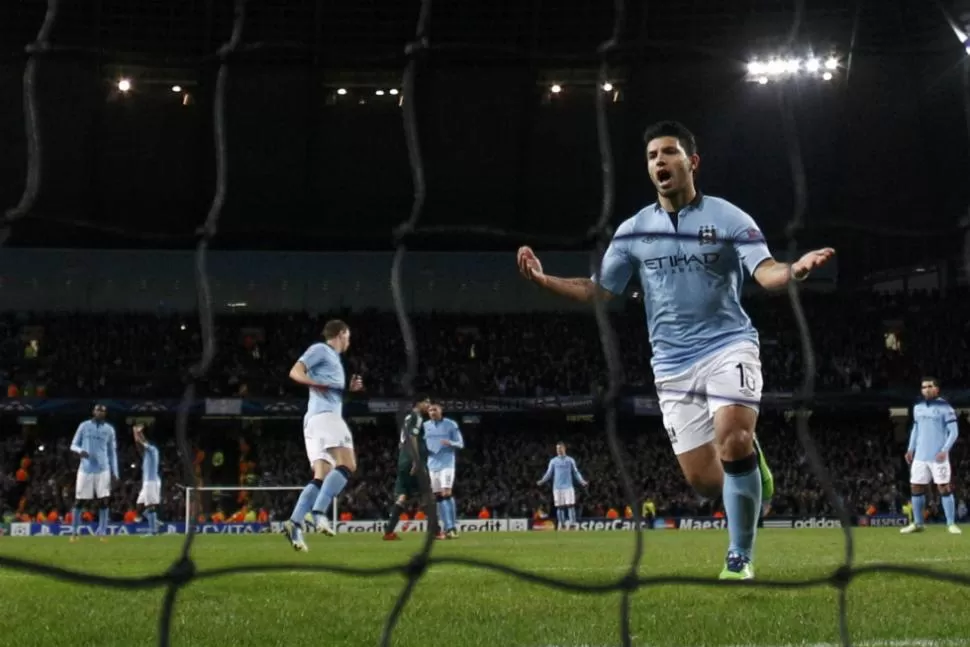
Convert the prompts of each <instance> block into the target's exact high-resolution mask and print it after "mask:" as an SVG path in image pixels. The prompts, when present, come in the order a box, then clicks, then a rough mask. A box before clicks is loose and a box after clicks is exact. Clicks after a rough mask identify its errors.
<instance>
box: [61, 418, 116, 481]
mask: <svg viewBox="0 0 970 647" xmlns="http://www.w3.org/2000/svg"><path fill="white" fill-rule="evenodd" d="M71 451H72V452H74V453H76V454H80V453H81V452H82V451H84V452H87V454H88V456H87V458H82V459H81V464H80V466H79V467H78V469H79V470H80V471H81V472H84V473H85V474H98V473H100V472H107V471H110V472H111V475H112V476H114V477H115V478H118V446H117V442H116V439H115V428H114V427H113V426H112V425H111V423H110V422H103V421H102V422H98V421H97V420H85V421H84V422H82V423H81V424H80V425H78V428H77V432H76V433H75V434H74V439H73V440H71Z"/></svg>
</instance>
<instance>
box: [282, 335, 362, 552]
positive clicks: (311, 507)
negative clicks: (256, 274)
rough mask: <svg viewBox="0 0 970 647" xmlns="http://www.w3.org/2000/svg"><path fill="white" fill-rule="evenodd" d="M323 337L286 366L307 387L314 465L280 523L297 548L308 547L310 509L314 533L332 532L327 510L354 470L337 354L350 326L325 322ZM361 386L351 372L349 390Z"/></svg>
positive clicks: (306, 426)
mask: <svg viewBox="0 0 970 647" xmlns="http://www.w3.org/2000/svg"><path fill="white" fill-rule="evenodd" d="M323 338H324V341H323V343H320V342H318V343H316V344H313V345H311V346H310V347H309V348H307V350H306V352H304V353H303V355H302V356H300V359H298V360H297V361H296V363H295V364H294V365H293V368H291V369H290V379H291V380H293V381H294V382H296V383H297V384H302V385H304V386H306V387H309V389H310V395H309V399H308V400H307V411H306V415H304V416H303V440H304V441H305V443H306V453H307V458H308V459H309V460H310V467H311V469H312V470H313V479H312V480H311V481H310V482H309V483H307V486H306V487H305V488H303V492H301V493H300V498H299V499H297V502H296V506H295V507H294V508H293V514H292V515H291V516H290V518H289V520H288V521H286V522H285V523H284V524H283V527H284V529H285V531H286V537H287V539H289V540H290V543H291V544H292V545H293V549H294V550H296V551H306V550H308V549H307V545H306V542H305V541H304V540H303V521H304V519H305V518H306V515H307V513H308V512H312V513H313V520H314V524H315V525H316V530H317V532H321V533H323V534H325V535H328V536H331V537H332V536H333V535H334V530H333V528H331V527H330V524H329V523H327V518H326V512H327V509H328V508H329V507H330V504H331V503H332V502H333V500H334V497H336V496H337V495H339V494H340V493H341V492H342V491H343V489H344V487H345V486H346V485H347V481H348V480H349V479H350V475H351V474H353V473H354V470H356V469H357V459H356V457H355V455H354V440H353V437H352V436H351V435H350V428H349V427H348V426H347V423H346V422H344V419H343V397H344V385H345V383H346V376H345V374H344V367H343V364H341V363H340V355H341V353H344V352H346V351H347V349H348V348H349V347H350V327H349V326H348V325H347V324H346V323H344V322H343V321H340V320H339V319H333V320H331V321H328V322H327V323H326V324H325V325H324V327H323ZM363 388H364V385H363V382H362V381H361V379H360V376H359V375H354V376H353V377H352V378H351V380H350V390H351V391H360V390H362V389H363Z"/></svg>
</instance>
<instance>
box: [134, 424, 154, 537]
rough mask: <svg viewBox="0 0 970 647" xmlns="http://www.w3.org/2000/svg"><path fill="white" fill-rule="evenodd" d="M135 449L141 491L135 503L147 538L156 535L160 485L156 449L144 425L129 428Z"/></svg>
mask: <svg viewBox="0 0 970 647" xmlns="http://www.w3.org/2000/svg"><path fill="white" fill-rule="evenodd" d="M131 433H132V435H133V436H134V437H135V447H137V448H138V451H139V453H141V455H142V456H141V491H140V492H139V493H138V500H137V501H136V503H137V504H138V505H140V506H142V507H143V508H142V511H143V514H142V516H143V517H145V519H146V520H147V521H148V536H154V535H156V534H157V533H158V514H157V513H156V512H155V506H157V505H158V504H160V503H161V502H162V483H161V480H160V479H159V478H158V463H159V460H158V447H155V445H153V444H152V443H150V442H148V439H147V438H146V437H145V427H144V425H135V426H134V427H132V428H131Z"/></svg>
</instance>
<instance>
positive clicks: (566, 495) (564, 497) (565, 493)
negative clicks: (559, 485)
mask: <svg viewBox="0 0 970 647" xmlns="http://www.w3.org/2000/svg"><path fill="white" fill-rule="evenodd" d="M552 502H553V503H554V504H555V506H556V507H557V508H568V507H569V506H571V505H576V490H575V489H574V488H566V489H565V490H553V491H552Z"/></svg>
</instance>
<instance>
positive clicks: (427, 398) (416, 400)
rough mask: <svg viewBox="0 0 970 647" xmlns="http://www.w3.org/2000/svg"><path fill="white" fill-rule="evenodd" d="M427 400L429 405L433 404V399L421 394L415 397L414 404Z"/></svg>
mask: <svg viewBox="0 0 970 647" xmlns="http://www.w3.org/2000/svg"><path fill="white" fill-rule="evenodd" d="M425 400H427V401H428V403H429V404H430V403H431V398H430V397H428V395H427V394H426V393H419V394H417V395H416V396H414V404H417V403H418V402H424V401H425Z"/></svg>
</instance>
